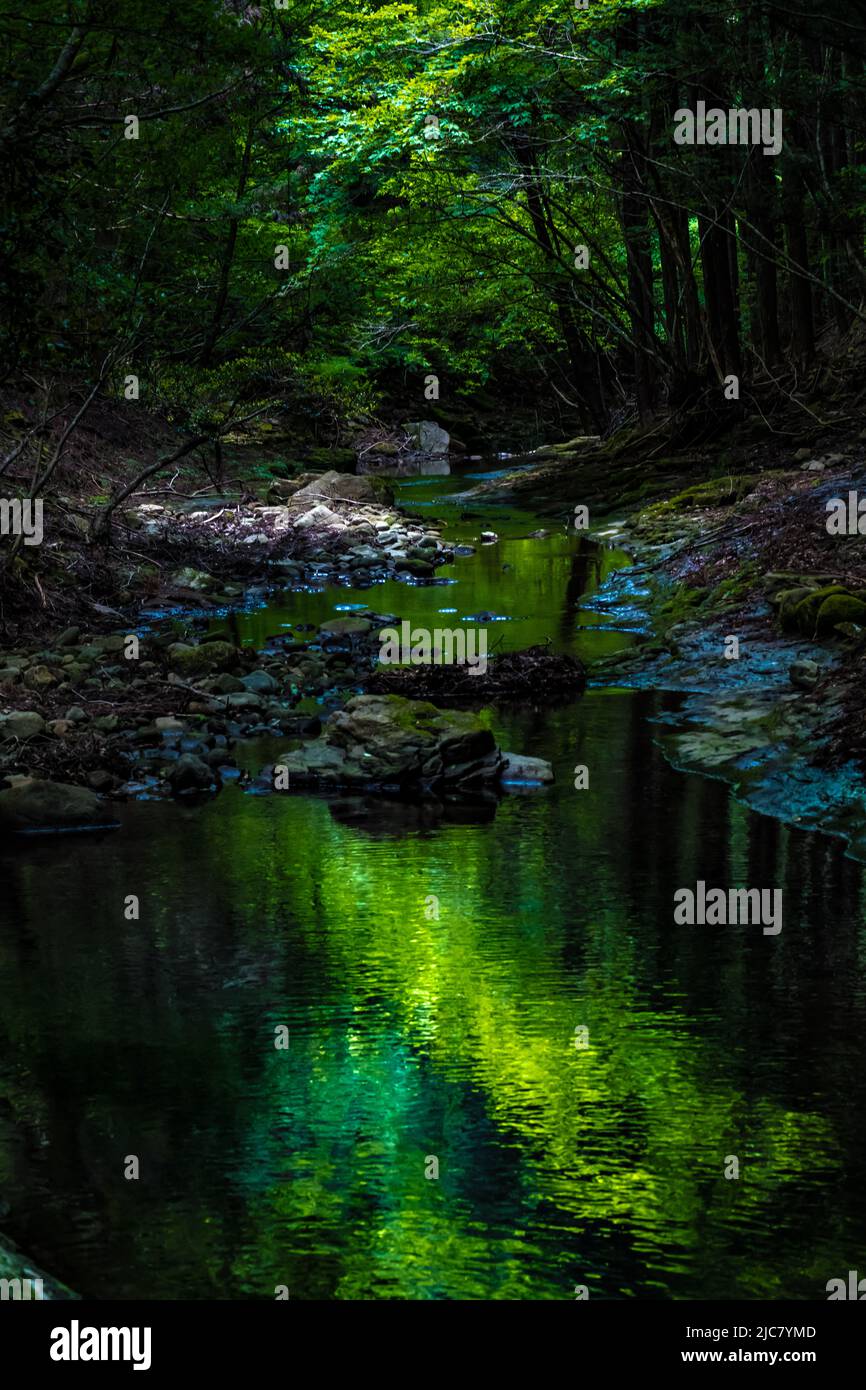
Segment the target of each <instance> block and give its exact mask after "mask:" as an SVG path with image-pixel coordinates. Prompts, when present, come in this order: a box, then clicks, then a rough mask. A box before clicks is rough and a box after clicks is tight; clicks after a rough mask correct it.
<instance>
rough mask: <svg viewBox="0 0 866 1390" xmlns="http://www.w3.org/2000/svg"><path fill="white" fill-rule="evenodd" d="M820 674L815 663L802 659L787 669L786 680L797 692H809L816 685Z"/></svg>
mask: <svg viewBox="0 0 866 1390" xmlns="http://www.w3.org/2000/svg"><path fill="white" fill-rule="evenodd" d="M820 674H821V668H820V666H819V665H818V663H817V661H810V660H809V658H808V657H802V658H801V659H800V660H799V661H794V662H792V663H791V665H790V666H789V667H788V679H789V680H790V682H791V684H792V685H793V686H795V687H796V688H797V689H798V690H811V689H812V688H813V687H814V686H816V685H817V684H818V677H819V676H820Z"/></svg>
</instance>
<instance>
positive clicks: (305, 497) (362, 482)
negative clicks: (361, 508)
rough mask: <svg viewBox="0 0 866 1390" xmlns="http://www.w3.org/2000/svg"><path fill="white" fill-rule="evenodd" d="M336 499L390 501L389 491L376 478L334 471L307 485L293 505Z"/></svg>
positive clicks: (300, 491)
mask: <svg viewBox="0 0 866 1390" xmlns="http://www.w3.org/2000/svg"><path fill="white" fill-rule="evenodd" d="M331 498H336V499H337V501H342V502H384V501H386V500H389V498H390V494H389V489H388V488H387V487H386V485H385V484H384V482H380V481H379V480H378V479H376V478H369V477H360V476H357V475H356V474H354V473H336V472H334V471H333V469H332V470H331V471H330V472H328V473H323V474H322V475H321V477H319V478H314V479H313V480H312V482H309V483H305V484H304V486H303V487H301V488H299V489H298V491H297V492H296V493H295V495H294V497H293V498H292V504H293V505H294V506H296V505H297V504H298V503H299V502H307V501H310V502H313V501H316V500H322V501H324V502H327V501H329V500H330V499H331Z"/></svg>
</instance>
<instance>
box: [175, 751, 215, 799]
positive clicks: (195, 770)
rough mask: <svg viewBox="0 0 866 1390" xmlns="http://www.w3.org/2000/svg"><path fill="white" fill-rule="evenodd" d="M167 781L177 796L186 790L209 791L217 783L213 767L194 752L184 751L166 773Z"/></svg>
mask: <svg viewBox="0 0 866 1390" xmlns="http://www.w3.org/2000/svg"><path fill="white" fill-rule="evenodd" d="M166 781H167V782H168V784H169V786H170V787H171V789H172V791H173V792H174V794H175V796H182V795H183V794H184V793H185V792H207V791H210V789H211V787H213V786H214V785H215V782H214V774H213V771H212V769H211V768H209V767H208V765H207V763H206V762H203V760H202V759H201V758H197V757H196V756H195V754H194V753H184V754H183V755H182V756H181V757H180V758H178V760H177V762H176V763H173V764H172V766H171V768H170V769H169V771H168V773H167V774H166Z"/></svg>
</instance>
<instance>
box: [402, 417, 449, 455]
mask: <svg viewBox="0 0 866 1390" xmlns="http://www.w3.org/2000/svg"><path fill="white" fill-rule="evenodd" d="M405 429H406V433H407V434H408V435H409V437H410V438H411V439H413V440H414V441H415V444H416V445H417V447H418V448H419V449H420V450H421V453H422V454H447V453H448V446H449V444H450V442H451V440H450V436H449V434H448V431H447V430H443V428H442V426H441V425H437V424H436V422H435V420H413V421H412V422H411V423H409V424H407V425H406V426H405Z"/></svg>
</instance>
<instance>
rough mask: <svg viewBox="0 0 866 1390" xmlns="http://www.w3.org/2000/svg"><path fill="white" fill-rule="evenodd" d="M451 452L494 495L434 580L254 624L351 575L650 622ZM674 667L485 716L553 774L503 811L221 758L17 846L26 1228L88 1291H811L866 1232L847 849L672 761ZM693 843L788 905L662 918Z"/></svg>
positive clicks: (505, 603) (10, 1220)
mask: <svg viewBox="0 0 866 1390" xmlns="http://www.w3.org/2000/svg"><path fill="white" fill-rule="evenodd" d="M459 485H462V484H460V482H459V480H455V479H441V478H437V479H435V480H430V481H427V482H423V483H417V482H416V483H411V484H406V485H404V486H403V488H402V489H401V492H402V500H403V501H404V503H405V504H406V505H408V506H410V507H413V508H417V509H418V510H419V511H420V510H421V509H427V510H429V511H433V512H434V513H435V514H436V515H439V516H442V517H447V518H448V519H449V533H450V534H452V535H454V536H455V537H456V538H458V539H459V538H465V539H467V540H469V539H472V538H477V536H478V532H479V530H480V529H481V527H482V525H483V526H488V525H493V527H494V529H495V530H497V531H498V532H499V534H500V536H501V538H502V539H501V540H500V542H499V543H498V544H497V545H493V546H489V547H483V548H480V549H479V550H478V552H477V554H476V555H475V556H471V557H466V558H463V559H460V560H458V561H456V562H455V564H454V565H453V566H452V567H450V568H449V569H448V570H446V571H440V572H439V576H440V578H441V579H445V580H447V581H450V582H447V583H441V582H437V583H436V584H433V585H428V586H417V587H409V586H406V585H402V584H393V585H386V586H379V587H376V588H374V589H372V590H367V591H365V592H363V593H353V592H351V591H349V590H346V589H339V588H329V589H326V590H324V591H323V592H322V593H318V594H309V593H303V594H291V593H290V594H286V595H283V596H282V597H281V598H280V599H279V600H278V601H276V602H274V603H271V604H269V605H268V607H267V608H261V609H257V610H254V611H252V612H249V613H245V614H242V615H239V616H237V617H235V618H233V619H232V620H231V624H230V626H231V627H232V629H233V630H234V631H235V633H236V635H237V638H238V640H240V641H243V642H249V643H257V644H258V643H263V642H264V641H265V640H266V638H267V637H268V636H270V635H272V634H273V633H275V632H279V631H281V630H283V629H281V626H280V625H281V624H283V623H302V622H320V621H322V620H323V619H324V618H326V617H328V616H330V615H332V614H333V612H334V610H335V608H338V607H340V606H342V605H345V604H348V603H359V604H360V603H365V604H367V603H369V604H370V605H371V606H372V607H374V608H375V609H376V610H377V611H378V612H383V613H384V612H391V613H395V614H398V615H399V616H400V617H405V618H410V619H412V620H413V621H415V622H416V623H419V624H420V623H423V624H424V625H425V626H428V627H432V626H436V625H439V626H443V625H453V624H455V623H456V622H458V621H462V620H463V618H465V617H466V616H469V615H474V614H477V613H479V612H482V611H484V612H489V613H493V614H495V615H497V616H498V617H501V618H503V619H508V620H509V621H503V622H501V623H492V622H490V621H488V622H486V623H483V624H482V625H485V626H487V627H488V632H489V633H490V635H491V639H495V638H498V637H499V636H500V633H501V634H502V645H503V646H506V647H522V646H526V645H529V644H530V643H532V642H536V641H542V640H546V639H547V638H548V637H549V638H550V639H551V640H552V641H553V642H554V643H555V644H556V645H557V647H559V648H561V649H565V650H573V651H578V652H581V651H582V652H583V653H584V654H593V653H597V652H602V651H607V650H612V649H615V648H616V647H617V646H621V645H622V644H623V643H624V642H629V641H633V640H635V638H634V628H635V627H636V626H637V624H636V622H635V621H634V619H633V615H630V614H629V613H627V612H626V613H625V614H623V613H619V614H617V613H616V611H613V612H611V610H610V609H608V608H606V606H605V603H604V594H602V602H601V603H599V604H598V605H597V606H595V607H590V608H589V609H587V608H584V607H583V605H584V604H586V603H590V604H593V602H594V599H593V596H594V595H595V594H596V593H597V590H598V589H599V586H600V585H602V584H603V583H604V580H605V578H606V576H607V575H608V574H609V573H610V571H611V570H612V569H614V568H616V567H617V566H620V565H622V564H624V563H625V557H624V556H623V555H621V554H619V553H617V552H615V551H612V550H605V549H602V548H598V547H593V546H590V545H588V544H586V542H585V541H583V542H582V541H581V540H580V539H579V538H577V537H575V536H574V535H571V536H569V535H567V534H566V533H565V532H564V531H563V530H555V531H553V533H552V535H551V536H549V537H548V538H546V539H522V538H525V537H526V536H527V533H528V531H529V530H532V529H535V527H536V526H537V525H538V522H537V521H535V520H534V519H532V518H527V517H525V516H520V515H519V514H517V513H514V512H511V513H507V514H503V513H502V512H501V511H499V512H489V513H486V514H484V517H483V519H481V520H480V519H479V516H478V515H475V516H473V517H468V518H465V519H463V520H461V519H460V504H459V503H458V504H456V505H455V506H453V507H449V506H448V504H447V502H446V501H445V500H443V498H442V493H443V491H444V490H446V489H451V490H453V489H455V488H456V487H458V486H459ZM548 525H549V523H548ZM504 566H507V568H503V567H504ZM452 609H453V610H454V612H453V613H452V612H450V611H447V610H452ZM443 610H446V611H445V612H443ZM440 615H441V616H440ZM671 699H672V697H663V696H658V695H655V694H652V693H648V692H638V691H625V690H609V689H590V690H589V691H588V692H587V693H586V694H585V695H584V696H583V698H582V699H580V700H579V701H576V702H574V703H572V704H569V705H565V706H562V707H560V708H558V709H555V710H552V711H550V710H548V711H545V712H543V713H541V714H539V713H534V712H532V711H528V710H526V711H517V712H512V713H510V714H508V715H507V716H503V715H500V716H498V717H497V727H498V729H499V732H500V733H501V735H502V741H503V743H504V744H505V745H506V746H508V747H510V748H513V749H517V750H521V751H524V752H527V753H531V754H535V755H539V756H541V757H545V758H548V759H549V760H550V761H551V762H552V763H553V764H554V767H555V770H556V776H557V781H556V784H555V786H554V787H552V788H551V789H550V790H548V791H538V792H533V793H525V794H522V795H509V796H508V797H506V798H505V799H504V800H503V801H502V802H501V804H500V805H499V807H498V809H497V810H496V811H495V814H494V813H492V812H490V811H487V812H484V811H481V810H478V809H472V808H465V809H464V810H463V811H461V812H456V813H454V814H453V815H452V816H450V817H449V818H448V819H446V820H437V819H436V817H435V816H433V815H430V814H428V813H426V812H424V811H420V810H417V809H416V810H414V811H413V810H412V809H411V808H407V807H405V806H400V805H399V804H395V803H383V802H381V801H378V802H377V801H376V800H375V799H372V798H364V797H357V796H354V797H346V798H339V799H336V800H331V801H328V800H326V799H323V798H318V797H315V796H292V797H277V796H256V795H248V794H244V793H242V792H241V791H240V790H239V789H238V788H237V787H236V786H228V787H226V789H225V790H224V791H223V793H222V794H221V795H220V796H219V797H218V798H216V799H215V800H213V801H212V802H209V803H207V804H206V805H203V806H198V807H183V806H177V805H174V804H166V803H155V802H151V803H140V804H134V805H130V806H129V807H128V808H127V809H126V810H125V812H124V817H123V818H124V830H123V832H122V833H121V834H118V835H115V836H109V837H106V838H103V839H97V838H86V839H85V838H82V839H75V838H70V839H62V840H58V841H56V842H55V843H51V844H49V843H46V842H41V843H33V844H27V845H26V846H23V847H21V848H19V849H17V850H16V851H15V853H14V854H4V855H3V856H2V857H0V872H2V877H3V907H2V913H0V1198H3V1199H5V1200H6V1201H7V1202H8V1203H9V1204H10V1206H11V1213H10V1214H9V1216H8V1217H7V1218H5V1219H4V1226H5V1228H6V1229H7V1230H8V1231H9V1233H10V1234H11V1235H13V1236H14V1237H15V1238H16V1239H18V1241H19V1242H20V1243H21V1244H22V1245H23V1246H25V1247H26V1248H27V1249H28V1251H29V1252H30V1253H31V1254H32V1255H33V1256H34V1257H35V1258H37V1259H39V1260H40V1261H41V1262H42V1263H43V1264H44V1265H45V1266H46V1267H48V1268H49V1269H51V1271H52V1272H53V1273H55V1274H57V1275H58V1276H60V1277H62V1278H64V1279H65V1280H66V1281H67V1282H68V1283H70V1284H71V1285H72V1286H73V1287H75V1288H77V1289H78V1290H79V1291H80V1292H81V1293H83V1294H84V1295H85V1296H90V1297H100V1298H112V1297H115V1298H128V1297H145V1298H206V1299H212V1298H273V1297H274V1290H275V1287H276V1286H277V1285H287V1286H288V1288H289V1290H290V1295H291V1297H292V1298H299V1299H309V1298H329V1299H330V1298H362V1299H369V1298H393V1297H397V1298H413V1299H417V1298H421V1299H428V1298H483V1299H486V1298H539V1299H569V1298H573V1297H574V1288H575V1286H576V1285H586V1286H587V1287H588V1288H589V1292H590V1296H591V1297H600V1298H633V1297H642V1298H716V1297H720V1298H759V1297H769V1298H785V1297H787V1298H805V1299H808V1298H818V1299H821V1298H825V1297H826V1293H825V1288H824V1286H825V1284H826V1282H827V1280H828V1279H830V1278H834V1277H845V1276H846V1274H847V1271H848V1269H855V1268H858V1267H861V1266H862V1265H863V1261H864V1258H866V1253H864V1245H866V1241H864V1234H866V1182H864V1177H866V1154H864V1139H866V1095H864V1092H866V1083H864V1071H863V1041H864V1039H866V988H864V980H866V931H864V925H863V920H864V885H863V875H862V869H861V867H860V866H858V865H857V864H855V863H853V862H852V861H850V860H846V859H845V858H844V857H843V849H842V846H841V845H840V844H838V843H837V842H834V841H831V840H829V839H825V838H823V837H820V836H817V835H809V834H805V833H803V832H799V831H796V830H791V829H787V828H784V827H782V826H780V825H778V824H776V823H775V822H773V821H771V820H769V819H766V818H761V817H759V816H756V815H754V814H752V813H751V812H749V811H748V810H746V809H745V808H743V807H742V806H741V805H739V804H738V803H737V802H736V801H735V799H734V798H733V797H732V795H731V793H730V791H729V789H728V788H727V787H726V786H724V785H723V784H721V783H719V782H715V781H710V780H705V779H702V778H698V777H694V776H689V775H684V774H682V773H678V772H675V771H674V770H673V769H671V768H670V767H669V766H668V765H667V764H666V763H665V762H664V760H663V758H662V756H661V754H660V752H659V751H658V748H657V747H656V745H655V743H654V734H655V732H656V731H655V730H654V727H653V725H652V724H651V723H650V722H649V719H650V718H651V716H652V715H653V714H655V713H658V712H659V711H660V710H662V709H664V708H665V702H666V701H667V702H668V703H670V701H671ZM269 752H270V753H272V752H273V750H272V749H270V748H269V749H264V748H263V749H261V750H257V749H251V750H250V751H249V759H250V762H251V764H252V765H256V766H258V765H260V764H263V763H264V762H266V761H267V760H268V757H267V754H268V753H269ZM271 760H272V758H271ZM576 764H585V765H586V766H587V767H588V768H589V769H590V785H589V789H588V790H584V791H577V790H575V789H574V786H573V771H572V770H573V768H574V766H575V765H576ZM698 879H704V880H705V881H706V882H707V883H708V884H710V885H720V886H727V885H729V884H731V885H733V884H746V885H753V886H761V887H767V888H775V887H779V888H782V889H783V890H784V913H785V916H784V927H783V930H782V932H781V934H780V935H779V936H778V937H765V936H763V935H762V933H761V931H760V928H757V927H729V928H712V927H684V926H675V925H674V923H673V893H674V891H675V889H676V888H678V887H683V886H694V884H695V883H696V881H697V880H698ZM129 893H135V894H137V895H139V897H140V899H141V920H140V921H138V922H127V921H126V920H125V919H124V915H123V902H124V898H125V896H126V895H127V894H129ZM431 894H435V895H436V896H437V897H438V899H439V919H438V920H428V915H427V914H426V913H425V905H426V903H427V900H428V898H429V895H431ZM279 1025H286V1026H288V1028H289V1030H290V1047H289V1049H288V1051H277V1050H276V1049H275V1047H274V1036H275V1034H274V1030H275V1028H276V1027H278V1026H279ZM584 1028H585V1029H587V1030H588V1046H587V1047H586V1048H577V1047H576V1046H575V1037H576V1034H575V1030H576V1029H584ZM577 1036H578V1037H581V1036H582V1035H580V1034H578V1035H577ZM131 1154H135V1155H137V1156H138V1158H139V1161H140V1169H141V1177H140V1180H139V1181H137V1182H136V1181H126V1180H125V1179H124V1176H123V1173H124V1161H125V1158H126V1156H127V1155H131ZM432 1156H435V1157H436V1158H438V1161H439V1178H438V1181H433V1180H428V1179H427V1178H425V1168H426V1169H429V1166H430V1165H429V1163H428V1160H429V1158H430V1157H432ZM731 1156H736V1157H737V1158H738V1160H739V1169H740V1176H739V1179H736V1180H729V1179H726V1178H725V1176H724V1174H725V1169H726V1166H727V1167H728V1169H729V1170H730V1167H731V1164H730V1158H731ZM858 1261H859V1265H858Z"/></svg>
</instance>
